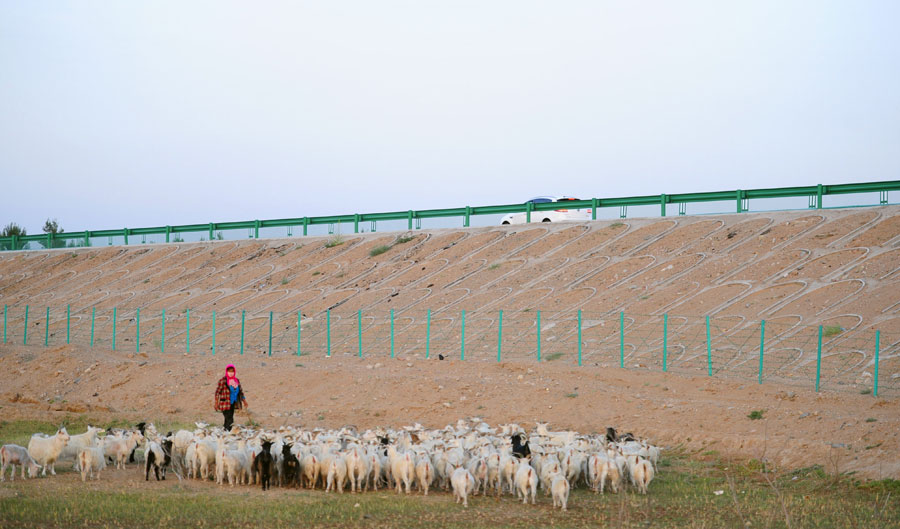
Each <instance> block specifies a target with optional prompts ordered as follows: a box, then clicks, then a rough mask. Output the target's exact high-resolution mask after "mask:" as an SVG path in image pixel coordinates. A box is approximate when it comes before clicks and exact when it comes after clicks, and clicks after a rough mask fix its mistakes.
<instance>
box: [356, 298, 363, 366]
mask: <svg viewBox="0 0 900 529" xmlns="http://www.w3.org/2000/svg"><path fill="white" fill-rule="evenodd" d="M356 330H357V332H358V333H359V355H358V356H359V357H360V358H362V310H361V309H359V310H357V311H356Z"/></svg>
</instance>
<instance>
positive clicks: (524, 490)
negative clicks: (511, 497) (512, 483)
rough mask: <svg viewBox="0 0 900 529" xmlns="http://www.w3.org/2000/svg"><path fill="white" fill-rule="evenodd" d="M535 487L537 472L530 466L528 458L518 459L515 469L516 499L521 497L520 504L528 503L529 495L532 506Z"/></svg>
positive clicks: (535, 491) (535, 493) (535, 492)
mask: <svg viewBox="0 0 900 529" xmlns="http://www.w3.org/2000/svg"><path fill="white" fill-rule="evenodd" d="M537 485H538V476H537V471H536V470H535V469H534V467H532V466H531V462H530V460H529V459H528V458H524V459H520V460H519V465H518V468H517V469H516V497H517V498H518V497H521V498H522V503H528V495H529V494H530V495H531V504H532V505H534V497H535V496H536V495H537Z"/></svg>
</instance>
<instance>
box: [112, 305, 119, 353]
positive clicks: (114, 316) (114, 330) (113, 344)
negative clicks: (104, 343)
mask: <svg viewBox="0 0 900 529" xmlns="http://www.w3.org/2000/svg"><path fill="white" fill-rule="evenodd" d="M117 319H118V311H117V310H116V307H113V321H112V324H113V333H112V350H113V351H115V350H116V320H117Z"/></svg>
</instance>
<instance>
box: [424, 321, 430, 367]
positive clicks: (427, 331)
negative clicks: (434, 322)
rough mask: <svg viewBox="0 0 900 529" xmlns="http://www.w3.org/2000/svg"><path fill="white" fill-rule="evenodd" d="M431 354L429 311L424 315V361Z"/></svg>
mask: <svg viewBox="0 0 900 529" xmlns="http://www.w3.org/2000/svg"><path fill="white" fill-rule="evenodd" d="M430 352H431V309H428V312H427V313H426V315H425V360H428V354H429V353H430Z"/></svg>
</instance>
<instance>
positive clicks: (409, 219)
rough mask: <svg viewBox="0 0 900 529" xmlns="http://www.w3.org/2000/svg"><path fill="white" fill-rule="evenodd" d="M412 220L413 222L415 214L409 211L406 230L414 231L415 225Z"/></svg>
mask: <svg viewBox="0 0 900 529" xmlns="http://www.w3.org/2000/svg"><path fill="white" fill-rule="evenodd" d="M412 220H413V212H412V210H409V211H408V212H407V213H406V229H408V230H411V229H413V227H412V224H413V223H412Z"/></svg>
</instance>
